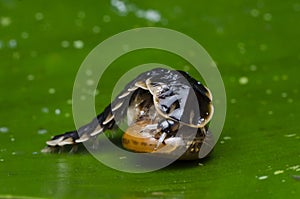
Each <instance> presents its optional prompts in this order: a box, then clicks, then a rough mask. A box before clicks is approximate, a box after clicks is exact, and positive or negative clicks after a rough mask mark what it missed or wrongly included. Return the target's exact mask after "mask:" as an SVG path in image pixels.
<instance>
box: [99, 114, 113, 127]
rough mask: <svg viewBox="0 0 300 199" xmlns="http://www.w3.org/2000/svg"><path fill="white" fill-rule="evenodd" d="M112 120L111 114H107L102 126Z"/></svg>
mask: <svg viewBox="0 0 300 199" xmlns="http://www.w3.org/2000/svg"><path fill="white" fill-rule="evenodd" d="M112 119H114V116H113V115H112V114H109V115H108V116H107V118H106V119H105V121H104V122H103V123H102V124H103V125H105V124H108V123H109V122H110V121H111V120H112Z"/></svg>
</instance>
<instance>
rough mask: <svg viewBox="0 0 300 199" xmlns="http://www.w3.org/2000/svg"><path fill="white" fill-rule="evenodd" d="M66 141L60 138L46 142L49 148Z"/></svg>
mask: <svg viewBox="0 0 300 199" xmlns="http://www.w3.org/2000/svg"><path fill="white" fill-rule="evenodd" d="M63 139H64V137H59V138H57V139H55V140H49V141H47V142H46V144H47V145H49V146H56V145H57V144H58V143H59V142H61V141H62V140H63Z"/></svg>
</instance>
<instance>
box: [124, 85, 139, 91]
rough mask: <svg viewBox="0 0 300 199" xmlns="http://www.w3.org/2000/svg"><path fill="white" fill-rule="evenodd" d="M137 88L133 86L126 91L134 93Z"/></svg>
mask: <svg viewBox="0 0 300 199" xmlns="http://www.w3.org/2000/svg"><path fill="white" fill-rule="evenodd" d="M137 88H138V87H137V86H133V87H131V88H129V89H127V90H128V91H130V92H131V91H135V90H136V89H137Z"/></svg>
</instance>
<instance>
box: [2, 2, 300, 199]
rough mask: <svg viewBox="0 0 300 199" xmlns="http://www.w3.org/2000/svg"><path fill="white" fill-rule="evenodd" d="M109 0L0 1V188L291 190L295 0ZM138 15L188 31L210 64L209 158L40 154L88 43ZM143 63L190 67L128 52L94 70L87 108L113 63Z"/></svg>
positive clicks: (22, 191) (68, 120)
mask: <svg viewBox="0 0 300 199" xmlns="http://www.w3.org/2000/svg"><path fill="white" fill-rule="evenodd" d="M116 2H118V1H111V2H110V1H70V0H68V1H57V0H56V1H37V0H33V1H13V0H12V1H9V0H1V1H0V67H1V71H0V88H1V90H0V91H1V97H0V106H1V107H0V111H1V112H0V197H4V198H5V197H10V196H14V197H22V198H31V197H39V198H82V197H87V198H96V197H97V198H241V197H245V198H254V197H256V198H283V197H284V198H298V197H299V195H300V181H299V180H297V179H296V178H295V176H299V175H300V145H299V141H300V134H299V130H300V128H299V121H298V120H299V118H300V117H299V110H300V106H299V84H300V81H299V77H298V76H299V72H300V69H299V67H300V66H299V63H300V39H299V36H300V26H299V21H300V3H299V1H297V0H286V1H271V0H269V1H267V0H265V1H262V0H258V1H237V0H235V1H229V2H227V1H209V2H208V1H196V0H195V1H179V0H178V1H138V0H134V1H133V0H130V1H129V0H128V1H122V2H124V5H125V7H126V8H127V9H128V13H127V14H124V13H122V12H121V11H120V10H118V8H117V7H116V6H115V3H116ZM121 4H122V3H121ZM118 5H120V4H118ZM122 5H123V4H122ZM119 9H120V7H119ZM149 10H150V11H149ZM145 13H148V14H149V13H150V14H151V13H154V14H155V15H156V16H159V18H158V19H157V21H153V20H152V21H151V18H150V19H149V18H147V15H145ZM145 26H156V27H166V28H170V29H174V30H177V31H180V32H182V33H184V34H186V35H188V36H190V37H192V38H193V39H195V40H196V41H198V42H199V43H200V44H201V45H203V47H204V48H205V49H206V50H207V51H208V52H209V54H210V55H211V56H212V58H213V59H214V60H215V61H216V63H217V65H218V68H219V70H220V72H221V74H222V78H223V80H224V84H225V87H226V93H227V100H228V105H227V116H226V123H225V126H224V129H223V132H222V134H221V137H220V139H219V141H218V143H217V144H216V146H215V150H214V151H213V153H212V155H211V156H210V158H208V159H205V160H199V161H194V162H175V163H174V164H172V165H171V166H169V167H167V168H164V169H162V170H159V171H155V172H151V173H144V174H130V173H123V172H119V171H116V170H113V169H111V168H108V167H106V166H105V165H103V164H101V163H99V162H98V161H97V160H96V159H94V158H93V157H92V156H91V155H89V154H85V153H81V154H74V155H73V154H68V153H64V154H42V153H40V150H41V149H42V148H43V147H44V146H45V141H46V140H47V139H49V138H50V137H51V136H52V135H55V134H57V133H61V132H64V131H66V130H71V129H73V128H74V123H73V120H72V105H71V98H72V88H73V82H74V79H75V76H76V72H77V70H78V69H79V67H80V64H81V63H82V61H83V60H84V58H85V57H86V56H87V55H88V53H89V52H90V51H91V50H92V49H93V48H94V47H95V46H96V45H98V44H99V43H100V42H102V41H104V40H105V39H107V38H108V37H110V36H112V35H114V34H117V33H119V32H121V31H124V30H128V29H132V28H136V27H145ZM150 62H157V63H163V64H167V65H169V66H173V67H174V68H178V69H184V70H186V71H189V72H190V73H191V75H193V76H195V77H197V74H196V73H195V74H194V71H193V70H192V66H190V65H189V64H188V63H186V62H185V61H184V60H183V59H181V58H179V57H177V56H175V55H172V54H170V53H166V52H162V51H157V50H144V51H137V52H133V53H130V54H128V55H125V56H123V57H120V58H119V59H118V60H116V61H115V62H114V63H113V64H112V66H111V69H109V70H107V71H106V73H105V76H104V77H103V78H102V79H101V82H100V83H99V92H100V93H99V95H97V96H96V99H97V102H96V105H95V107H96V110H97V112H100V111H101V110H102V109H103V108H104V107H105V106H106V105H107V104H108V103H109V101H110V95H111V91H112V89H113V87H114V84H115V83H116V81H117V80H118V78H119V77H120V75H121V74H122V72H124V71H126V70H128V69H130V68H132V67H133V66H136V65H139V64H144V63H150ZM116 68H117V69H118V70H117V71H116V70H115V69H116ZM197 78H199V77H197ZM82 100H84V99H82ZM89 120H90V118H87V121H89Z"/></svg>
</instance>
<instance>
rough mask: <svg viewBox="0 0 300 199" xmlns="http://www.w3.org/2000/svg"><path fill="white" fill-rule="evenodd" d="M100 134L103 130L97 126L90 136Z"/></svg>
mask: <svg viewBox="0 0 300 199" xmlns="http://www.w3.org/2000/svg"><path fill="white" fill-rule="evenodd" d="M102 132H103V128H101V127H100V126H98V127H97V128H96V129H95V130H94V132H92V133H91V136H95V135H97V134H99V133H102Z"/></svg>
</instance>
